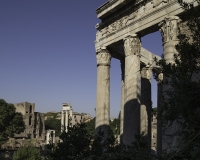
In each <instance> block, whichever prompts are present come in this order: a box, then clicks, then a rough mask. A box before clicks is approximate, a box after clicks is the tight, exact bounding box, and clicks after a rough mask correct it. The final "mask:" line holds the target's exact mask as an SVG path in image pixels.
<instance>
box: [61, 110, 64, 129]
mask: <svg viewBox="0 0 200 160" xmlns="http://www.w3.org/2000/svg"><path fill="white" fill-rule="evenodd" d="M63 129H64V112H63V111H62V112H61V132H63Z"/></svg>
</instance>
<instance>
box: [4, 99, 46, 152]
mask: <svg viewBox="0 0 200 160" xmlns="http://www.w3.org/2000/svg"><path fill="white" fill-rule="evenodd" d="M14 107H15V108H16V112H19V113H21V114H22V116H23V120H24V123H25V130H24V132H22V133H20V134H15V135H14V137H13V138H9V140H8V141H7V142H6V143H5V144H4V145H3V146H2V148H5V149H8V148H11V149H17V148H19V147H22V146H35V147H41V148H42V147H43V148H44V145H45V137H46V131H45V124H44V114H43V113H39V112H35V103H29V102H22V103H15V104H14Z"/></svg>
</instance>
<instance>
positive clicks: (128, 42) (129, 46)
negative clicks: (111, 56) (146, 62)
mask: <svg viewBox="0 0 200 160" xmlns="http://www.w3.org/2000/svg"><path fill="white" fill-rule="evenodd" d="M140 50H141V42H140V38H138V36H137V35H136V34H134V35H131V36H127V37H126V38H125V39H124V52H125V56H126V57H127V56H130V55H137V56H140Z"/></svg>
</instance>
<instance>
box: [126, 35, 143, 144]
mask: <svg viewBox="0 0 200 160" xmlns="http://www.w3.org/2000/svg"><path fill="white" fill-rule="evenodd" d="M140 50H141V42H140V39H139V38H138V37H137V35H136V34H134V35H130V36H127V37H126V38H125V39H124V51H125V77H124V79H125V83H124V131H123V143H125V144H131V143H132V142H133V141H135V134H139V133H140Z"/></svg>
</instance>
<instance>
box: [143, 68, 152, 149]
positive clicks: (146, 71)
mask: <svg viewBox="0 0 200 160" xmlns="http://www.w3.org/2000/svg"><path fill="white" fill-rule="evenodd" d="M151 78H152V69H151V68H148V67H144V68H142V70H141V108H140V119H141V122H140V133H144V136H145V138H146V140H147V143H148V147H149V149H151Z"/></svg>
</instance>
